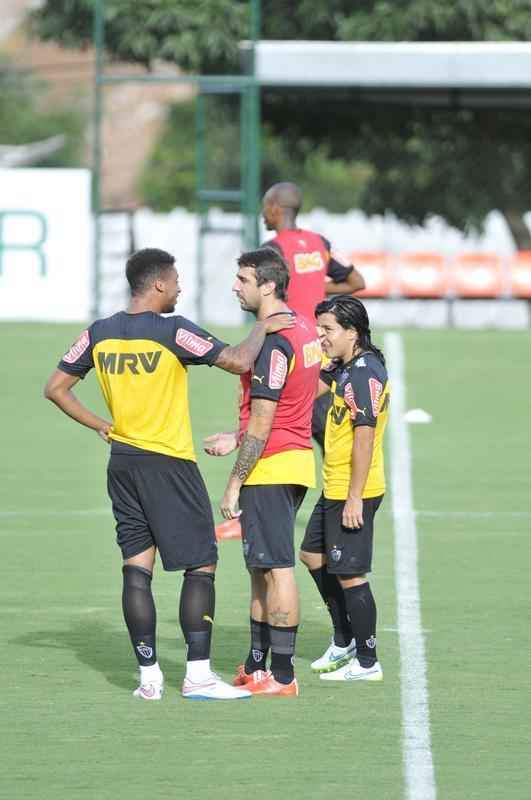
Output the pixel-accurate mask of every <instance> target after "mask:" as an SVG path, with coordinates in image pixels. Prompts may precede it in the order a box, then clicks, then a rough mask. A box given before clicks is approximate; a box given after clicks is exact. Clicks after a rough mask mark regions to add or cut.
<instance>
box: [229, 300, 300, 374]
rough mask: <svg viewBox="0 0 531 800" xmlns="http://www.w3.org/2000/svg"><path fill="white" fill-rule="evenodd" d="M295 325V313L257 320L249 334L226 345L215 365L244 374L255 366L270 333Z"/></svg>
mask: <svg viewBox="0 0 531 800" xmlns="http://www.w3.org/2000/svg"><path fill="white" fill-rule="evenodd" d="M294 325H295V317H294V315H293V314H288V313H286V314H274V315H273V316H272V317H268V318H267V319H264V320H261V321H260V322H257V323H256V325H255V326H254V328H253V329H252V331H251V333H250V334H249V336H248V337H247V338H246V339H244V340H243V342H240V344H235V345H234V346H233V347H224V348H223V350H222V351H221V353H220V354H219V356H218V357H217V359H216V360H215V362H214V366H215V367H219V368H220V369H224V370H225V371H226V372H233V373H235V374H236V375H242V374H243V373H244V372H249V370H250V369H252V368H253V364H254V362H255V361H256V359H257V357H258V353H259V352H260V350H261V349H262V347H263V345H264V341H265V337H266V335H267V334H268V333H276V332H277V331H280V330H283V329H285V328H292V327H293V326H294Z"/></svg>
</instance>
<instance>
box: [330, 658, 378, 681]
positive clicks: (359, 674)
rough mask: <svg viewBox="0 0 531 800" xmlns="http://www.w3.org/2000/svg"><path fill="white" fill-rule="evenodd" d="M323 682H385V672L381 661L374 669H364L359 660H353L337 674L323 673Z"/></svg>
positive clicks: (373, 666)
mask: <svg viewBox="0 0 531 800" xmlns="http://www.w3.org/2000/svg"><path fill="white" fill-rule="evenodd" d="M319 677H320V678H321V680H322V681H383V670H382V668H381V666H380V662H379V661H375V663H374V664H373V665H372V667H362V666H361V664H360V662H359V661H358V659H357V658H352V659H351V660H350V661H349V662H348V664H345V665H344V666H343V667H341V668H340V669H338V670H336V671H335V672H328V673H323V674H322V675H320V676H319Z"/></svg>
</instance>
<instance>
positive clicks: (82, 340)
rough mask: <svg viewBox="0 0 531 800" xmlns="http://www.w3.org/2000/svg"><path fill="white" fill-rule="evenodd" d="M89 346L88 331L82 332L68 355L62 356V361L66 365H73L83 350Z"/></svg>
mask: <svg viewBox="0 0 531 800" xmlns="http://www.w3.org/2000/svg"><path fill="white" fill-rule="evenodd" d="M89 344H90V337H89V332H88V331H83V333H82V334H80V335H79V337H78V338H77V340H76V341H75V342H74V344H73V345H72V347H71V348H70V350H69V351H68V353H66V355H64V356H63V361H66V363H67V364H75V362H76V361H77V360H78V358H81V356H82V355H83V353H84V352H85V350H86V349H87V347H88V346H89Z"/></svg>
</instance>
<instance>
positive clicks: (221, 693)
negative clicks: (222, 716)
mask: <svg viewBox="0 0 531 800" xmlns="http://www.w3.org/2000/svg"><path fill="white" fill-rule="evenodd" d="M182 696H183V697H186V698H188V699H189V700H246V699H247V698H248V697H251V692H248V691H247V689H241V688H239V687H237V686H231V685H230V683H225V681H222V680H221V678H220V677H219V675H216V673H215V672H211V673H210V675H209V676H208V678H206V679H205V680H204V681H200V682H199V683H194V682H193V681H191V680H190V678H185V679H184V681H183V688H182Z"/></svg>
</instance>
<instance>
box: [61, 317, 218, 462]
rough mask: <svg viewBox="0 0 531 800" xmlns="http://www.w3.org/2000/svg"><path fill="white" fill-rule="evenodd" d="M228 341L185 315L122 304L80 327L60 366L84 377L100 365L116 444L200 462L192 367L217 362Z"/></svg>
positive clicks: (72, 373) (97, 370) (99, 374)
mask: <svg viewBox="0 0 531 800" xmlns="http://www.w3.org/2000/svg"><path fill="white" fill-rule="evenodd" d="M224 347H226V344H225V343H224V342H221V341H220V340H219V339H216V338H215V337H214V336H212V335H211V334H210V333H208V331H205V330H203V329H202V328H199V327H198V326H197V325H195V324H194V323H193V322H190V320H187V319H185V318H184V317H180V316H176V317H162V316H160V314H155V313H153V312H152V311H144V312H142V313H140V314H128V313H127V312H125V311H120V312H119V313H118V314H114V316H112V317H108V318H107V319H99V320H96V322H94V323H93V324H92V325H91V326H90V327H89V328H88V329H87V330H86V331H83V333H82V334H81V335H80V336H79V338H78V339H77V341H76V342H75V343H74V344H73V345H72V347H71V348H70V350H69V351H68V353H66V354H65V355H64V356H63V358H62V359H61V361H60V362H59V364H58V368H59V369H60V370H62V371H63V372H67V373H68V374H69V375H75V376H77V377H80V378H84V377H85V375H86V374H87V372H89V370H91V369H92V368H94V369H95V370H96V375H97V377H98V381H99V384H100V388H101V391H102V393H103V396H104V398H105V402H106V403H107V407H108V409H109V412H110V414H111V416H112V420H113V426H112V429H111V432H110V434H109V435H110V438H111V439H112V440H113V447H114V443H121V444H122V446H123V445H125V446H128V445H129V446H131V447H132V448H140V449H141V450H149V451H152V452H154V453H163V454H164V455H168V456H174V457H176V458H184V459H188V460H189V461H195V460H196V458H195V452H194V446H193V441H192V427H191V423H190V412H189V408H188V375H187V367H188V366H189V365H192V364H207V365H208V366H212V364H214V362H215V361H216V359H217V357H218V355H219V353H220V352H221V350H223V348H224ZM117 446H118V447H119V445H117Z"/></svg>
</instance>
